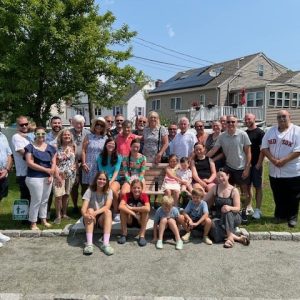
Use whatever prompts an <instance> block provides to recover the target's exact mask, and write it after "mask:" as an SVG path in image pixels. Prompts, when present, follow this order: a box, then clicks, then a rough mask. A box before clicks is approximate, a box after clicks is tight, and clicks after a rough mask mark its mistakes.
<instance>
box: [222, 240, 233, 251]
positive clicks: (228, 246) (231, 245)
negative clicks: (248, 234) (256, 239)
mask: <svg viewBox="0 0 300 300" xmlns="http://www.w3.org/2000/svg"><path fill="white" fill-rule="evenodd" d="M233 245H234V241H232V240H226V242H225V243H224V245H223V247H224V248H227V249H228V248H233Z"/></svg>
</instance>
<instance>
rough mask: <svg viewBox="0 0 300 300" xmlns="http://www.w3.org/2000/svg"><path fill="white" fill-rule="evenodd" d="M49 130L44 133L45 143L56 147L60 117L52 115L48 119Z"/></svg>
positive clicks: (60, 125) (59, 129)
mask: <svg viewBox="0 0 300 300" xmlns="http://www.w3.org/2000/svg"><path fill="white" fill-rule="evenodd" d="M50 126H51V131H50V132H48V133H47V135H46V143H47V144H50V145H52V146H54V147H57V140H56V138H57V136H58V134H59V132H60V131H61V129H62V124H61V118H60V117H59V116H54V117H52V118H51V120H50Z"/></svg>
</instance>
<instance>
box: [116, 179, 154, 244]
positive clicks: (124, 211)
mask: <svg viewBox="0 0 300 300" xmlns="http://www.w3.org/2000/svg"><path fill="white" fill-rule="evenodd" d="M142 191H143V183H142V182H141V181H140V180H139V179H134V180H132V182H131V184H130V193H127V194H125V195H123V197H122V200H121V202H120V206H119V208H120V213H121V227H122V235H121V237H120V238H119V240H118V243H119V244H125V243H126V239H127V226H130V227H139V228H140V232H139V240H138V244H139V246H141V247H143V246H146V244H147V241H146V239H145V233H146V226H147V222H148V219H149V212H150V202H149V197H148V195H147V194H145V193H143V192H142Z"/></svg>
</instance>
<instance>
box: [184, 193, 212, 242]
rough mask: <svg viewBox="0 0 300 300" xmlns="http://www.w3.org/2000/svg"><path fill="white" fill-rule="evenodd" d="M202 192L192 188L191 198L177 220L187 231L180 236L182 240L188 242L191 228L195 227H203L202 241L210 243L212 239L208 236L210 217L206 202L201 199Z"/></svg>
mask: <svg viewBox="0 0 300 300" xmlns="http://www.w3.org/2000/svg"><path fill="white" fill-rule="evenodd" d="M203 197H204V192H203V190H201V189H193V191H192V200H190V201H189V203H188V205H187V207H186V208H185V209H184V210H183V211H182V215H181V216H180V217H179V221H180V223H181V224H183V226H184V229H185V230H186V231H187V233H186V234H185V235H184V236H183V237H182V240H183V241H185V242H188V241H189V239H190V235H191V230H192V229H195V228H199V227H200V228H201V229H202V228H203V231H204V232H203V242H204V243H205V244H207V245H212V241H211V240H210V238H209V237H208V233H209V231H210V229H211V219H210V218H209V217H208V207H207V203H206V202H205V201H203V200H202V199H203Z"/></svg>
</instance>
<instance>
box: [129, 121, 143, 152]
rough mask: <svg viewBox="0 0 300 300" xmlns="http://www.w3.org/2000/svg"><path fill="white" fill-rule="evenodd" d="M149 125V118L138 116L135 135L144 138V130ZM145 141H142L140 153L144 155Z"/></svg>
mask: <svg viewBox="0 0 300 300" xmlns="http://www.w3.org/2000/svg"><path fill="white" fill-rule="evenodd" d="M146 124H147V118H146V117H145V116H138V117H137V118H136V120H135V130H133V131H132V133H133V134H136V135H139V136H143V133H144V128H145V126H146ZM143 148H144V139H143V138H142V139H141V148H140V153H143Z"/></svg>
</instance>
